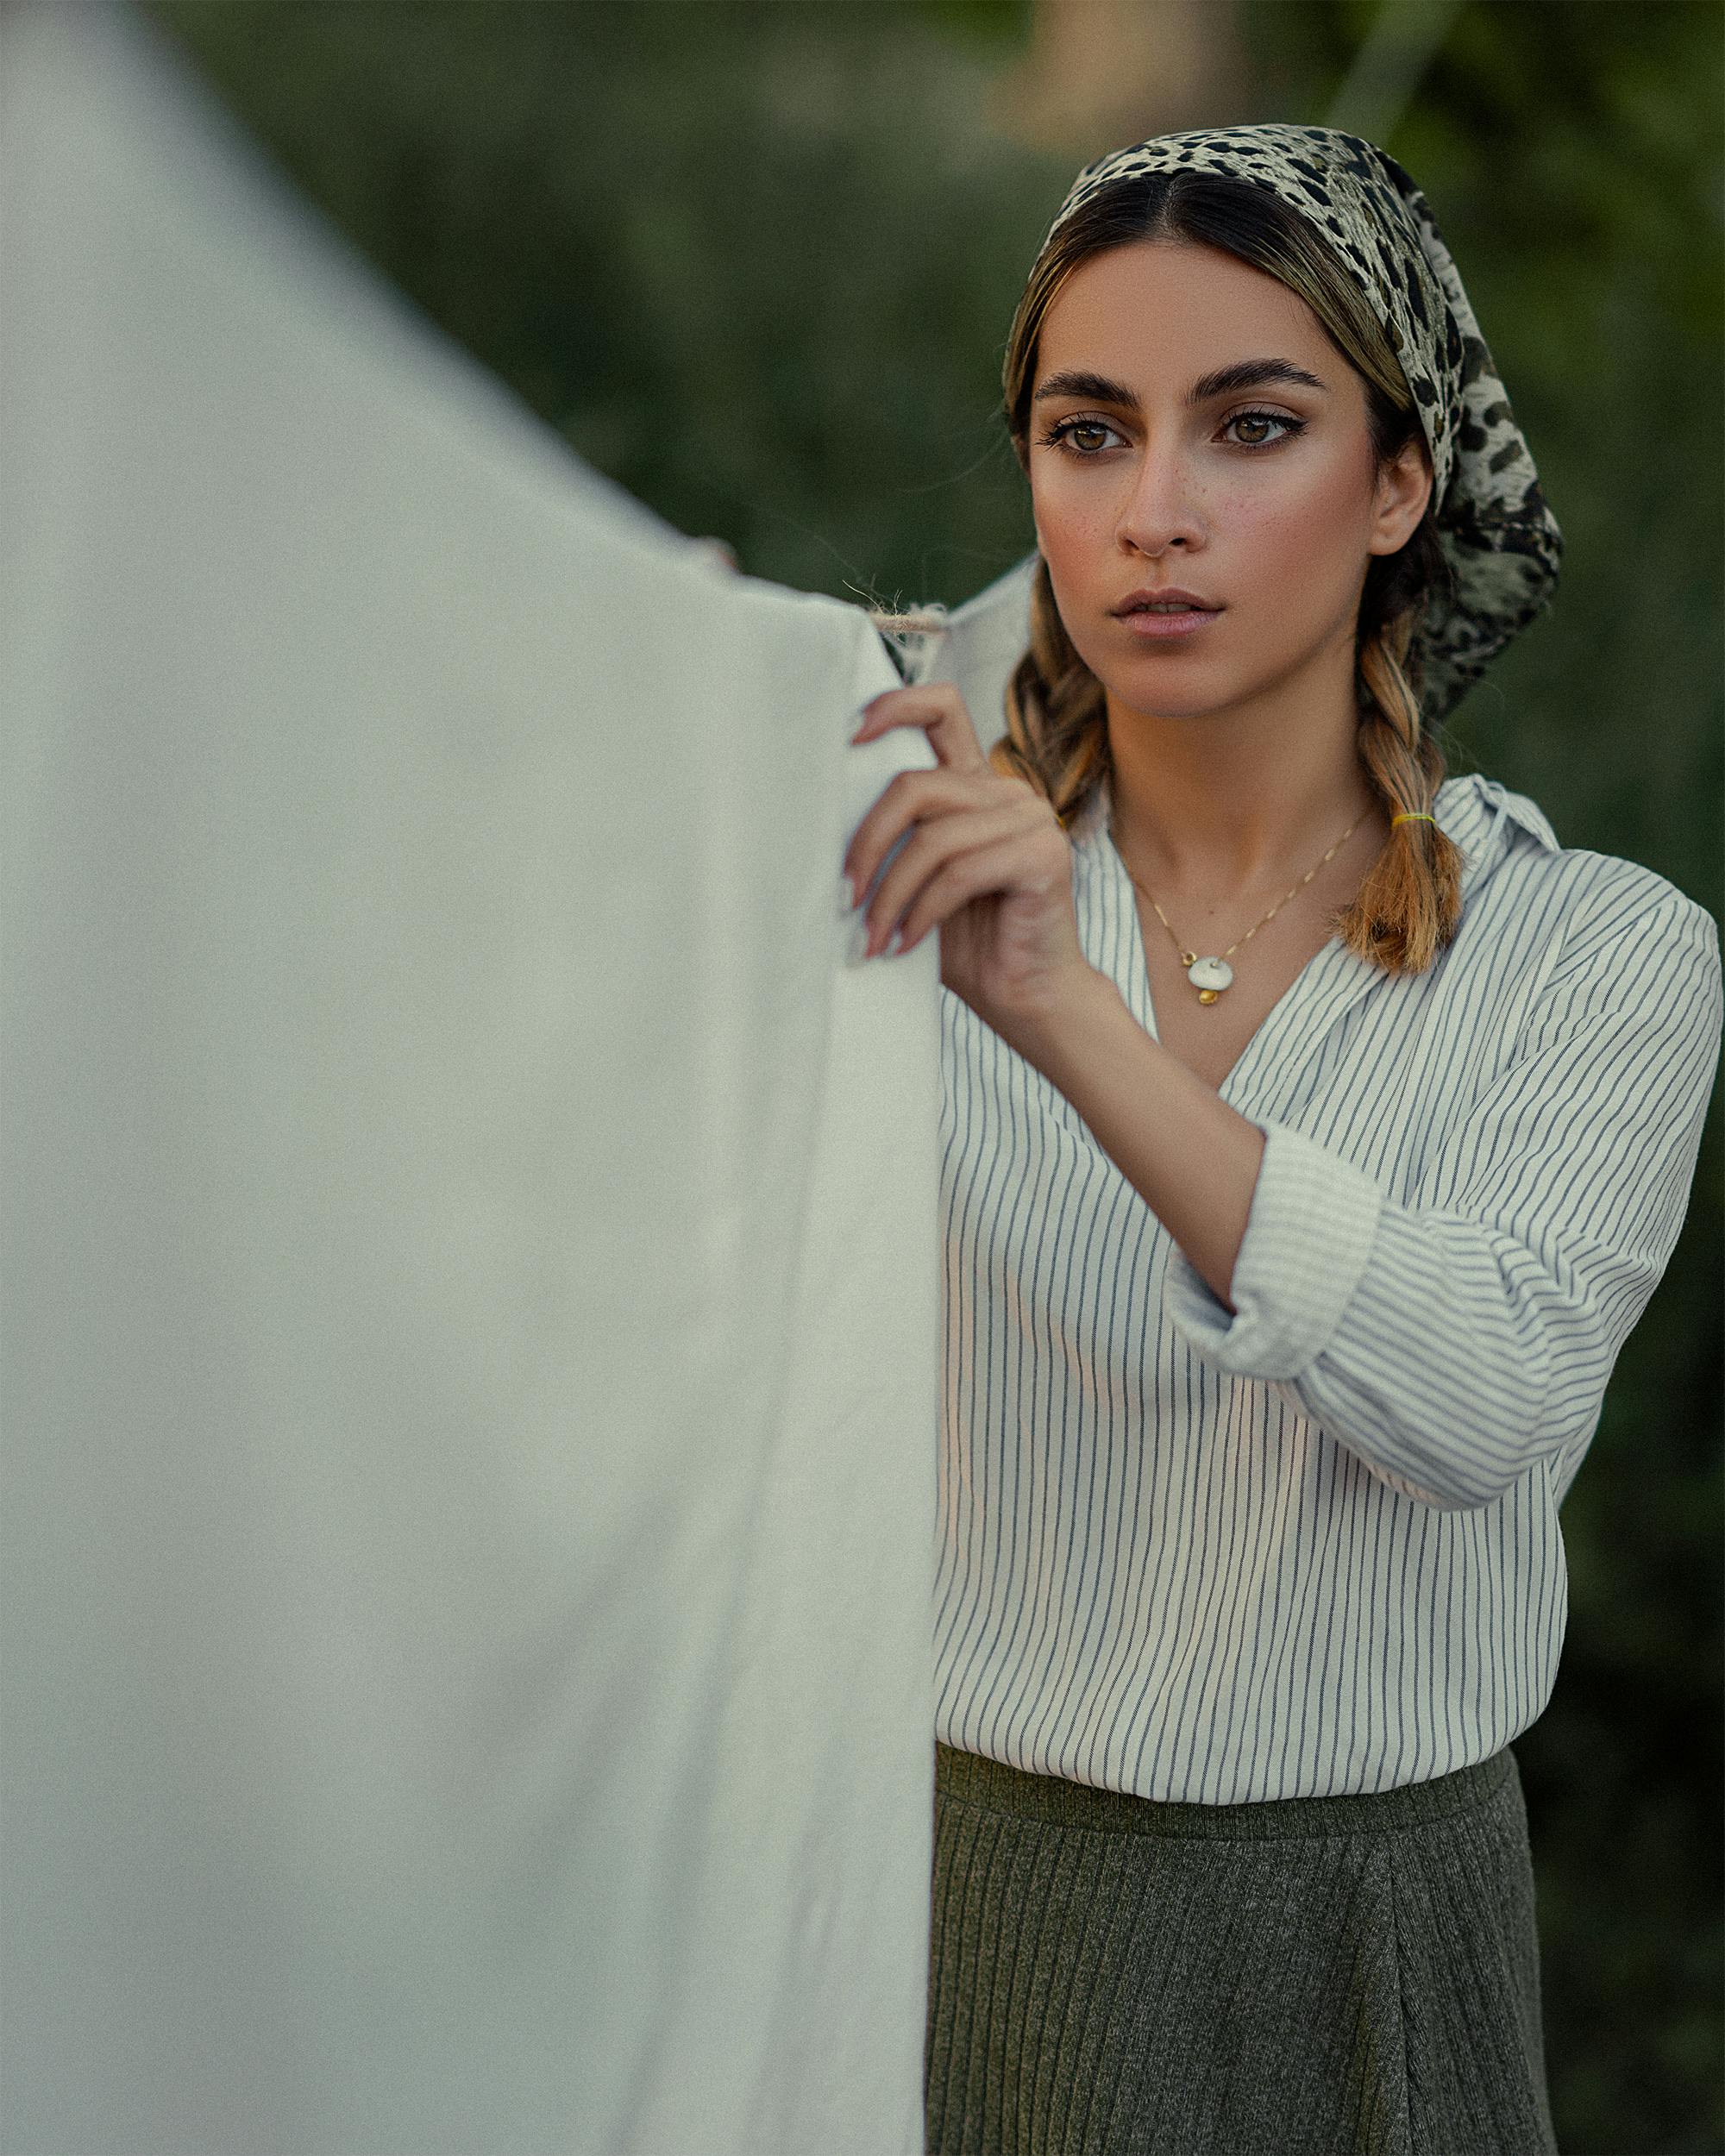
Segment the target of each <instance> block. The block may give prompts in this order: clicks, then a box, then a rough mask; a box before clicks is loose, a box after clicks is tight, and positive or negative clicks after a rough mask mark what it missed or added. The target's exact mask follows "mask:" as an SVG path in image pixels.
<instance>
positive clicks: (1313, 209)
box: [1044, 122, 1563, 720]
mask: <svg viewBox="0 0 1725 2156" xmlns="http://www.w3.org/2000/svg"><path fill="white" fill-rule="evenodd" d="M1186 171H1191V172H1226V173H1230V174H1233V175H1234V176H1235V177H1237V178H1239V179H1244V180H1248V181H1250V182H1251V185H1254V186H1257V187H1266V188H1268V189H1269V190H1270V192H1271V193H1272V194H1275V195H1277V196H1279V197H1281V199H1282V200H1283V202H1285V203H1287V204H1289V205H1290V206H1291V207H1292V208H1293V209H1295V210H1298V211H1299V212H1300V214H1301V215H1302V216H1303V217H1305V218H1306V219H1307V220H1308V222H1310V223H1312V224H1314V226H1315V227H1316V228H1317V229H1318V231H1319V233H1320V235H1321V236H1322V237H1323V238H1324V239H1325V240H1327V241H1328V242H1329V244H1330V246H1331V247H1332V248H1333V249H1334V250H1335V252H1336V254H1338V255H1339V258H1340V260H1341V261H1342V263H1343V265H1344V266H1345V267H1346V269H1347V271H1348V273H1349V274H1350V275H1351V276H1352V278H1353V279H1354V281H1355V282H1356V283H1357V284H1358V286H1359V288H1360V290H1361V291H1362V292H1364V295H1365V298H1366V300H1367V302H1368V303H1369V304H1370V305H1371V309H1372V311H1373V312H1374V313H1375V314H1376V315H1377V318H1378V320H1379V321H1380V322H1381V323H1383V327H1384V330H1385V333H1386V334H1387V335H1388V337H1389V342H1390V344H1391V345H1392V346H1393V347H1394V348H1395V350H1396V355H1397V357H1398V358H1399V359H1400V360H1401V362H1402V372H1403V373H1405V374H1406V376H1407V378H1408V388H1409V389H1410V390H1411V391H1412V392H1413V393H1414V398H1415V402H1416V404H1417V405H1418V408H1419V413H1420V419H1421V424H1422V426H1423V427H1424V429H1425V435H1426V441H1427V445H1428V446H1429V448H1430V449H1431V454H1432V471H1433V488H1432V499H1433V502H1434V503H1435V504H1436V505H1437V506H1436V510H1435V517H1436V522H1437V527H1438V536H1439V538H1440V541H1441V542H1442V546H1443V551H1444V555H1445V559H1446V561H1447V563H1448V565H1449V567H1450V571H1451V574H1452V580H1453V586H1454V588H1453V589H1452V591H1448V592H1446V591H1444V590H1443V589H1442V588H1441V587H1440V588H1439V589H1438V590H1435V591H1433V593H1432V595H1431V599H1430V602H1429V604H1428V605H1427V612H1426V617H1425V621H1424V624H1423V626H1422V628H1421V633H1420V636H1419V639H1418V642H1419V648H1420V652H1421V658H1422V660H1423V663H1424V669H1425V682H1424V689H1423V693H1422V694H1421V707H1422V709H1423V711H1424V712H1425V714H1426V717H1427V719H1430V720H1435V719H1439V718H1442V717H1443V716H1444V714H1445V713H1446V712H1447V711H1450V710H1452V708H1453V707H1454V706H1455V705H1456V704H1458V702H1459V701H1460V700H1461V698H1462V697H1463V695H1464V694H1465V693H1466V691H1467V690H1468V689H1469V687H1471V685H1472V684H1473V682H1474V681H1475V680H1477V679H1478V677H1479V675H1480V674H1482V673H1483V672H1484V669H1485V667H1486V664H1487V661H1489V660H1490V658H1491V657H1492V656H1493V655H1494V654H1495V653H1496V652H1498V651H1500V650H1502V648H1503V646H1504V645H1505V644H1506V643H1508V642H1509V639H1510V638H1511V637H1512V636H1515V634H1516V633H1517V631H1518V630H1522V629H1525V628H1526V627H1527V624H1528V623H1529V622H1530V621H1532V619H1533V618H1534V616H1535V615H1536V614H1537V613H1538V612H1539V611H1540V609H1541V608H1542V607H1543V606H1544V605H1546V603H1547V602H1548V600H1549V599H1550V598H1551V595H1552V589H1553V585H1554V584H1555V582H1556V580H1557V573H1558V563H1559V558H1560V556H1561V555H1562V551H1563V536H1562V534H1561V533H1560V532H1559V530H1558V527H1557V521H1556V519H1555V518H1554V517H1553V515H1552V512H1551V511H1550V510H1549V509H1548V508H1547V507H1546V498H1545V496H1544V494H1543V493H1542V492H1540V480H1539V474H1538V473H1537V472H1535V470H1534V459H1533V455H1532V454H1531V452H1530V451H1529V449H1528V448H1527V442H1526V441H1525V440H1524V439H1523V437H1522V435H1521V429H1520V428H1519V427H1518V426H1517V425H1516V424H1515V414H1514V413H1513V412H1512V411H1510V409H1509V397H1508V396H1507V394H1506V393H1505V392H1504V387H1503V384H1502V381H1501V380H1500V379H1499V377H1498V373H1497V369H1496V366H1495V364H1494V363H1493V360H1492V357H1491V354H1490V351H1489V350H1488V349H1487V348H1486V343H1485V340H1484V337H1483V336H1481V335H1480V334H1479V324H1478V323H1477V322H1476V321H1475V320H1474V315H1473V309H1472V308H1471V306H1470V305H1469V304H1468V298H1467V294H1466V292H1465V291H1463V289H1462V282H1461V279H1460V277H1459V275H1458V273H1457V270H1456V266H1455V264H1454V262H1453V261H1452V260H1451V258H1450V251H1449V249H1448V248H1446V246H1445V245H1444V241H1443V237H1442V235H1441V234H1440V232H1439V230H1438V225H1437V220H1436V218H1435V217H1433V215H1432V211H1431V208H1430V205H1429V204H1427V200H1426V197H1424V195H1422V194H1421V191H1420V190H1419V189H1418V188H1417V187H1416V186H1415V184H1414V182H1413V180H1412V179H1410V178H1409V176H1408V173H1407V172H1405V171H1404V170H1403V169H1402V166H1400V165H1398V164H1397V163H1396V160H1395V159H1394V158H1393V157H1391V156H1389V154H1387V153H1386V152H1384V151H1383V150H1380V149H1378V148H1377V147H1375V146H1374V145H1373V144H1372V143H1371V142H1367V141H1364V140H1362V138H1361V137H1360V136H1358V135H1345V134H1342V133H1341V132H1339V130H1338V129H1336V128H1308V127H1297V126H1295V125H1293V124H1291V123H1289V122H1271V123H1270V124H1267V125H1264V126H1262V127H1230V128H1197V129H1195V130H1193V131H1191V132H1189V133H1187V134H1183V135H1154V136H1152V137H1151V140H1150V141H1146V142H1137V143H1133V144H1132V146H1131V147H1129V148H1126V149H1123V150H1114V151H1112V152H1110V153H1109V154H1108V155H1107V156H1106V157H1102V158H1099V159H1098V160H1096V162H1095V164H1093V165H1087V166H1085V167H1084V170H1083V171H1082V172H1080V173H1079V175H1078V177H1077V179H1075V180H1074V181H1073V183H1072V185H1071V188H1070V189H1069V191H1068V194H1067V197H1066V199H1065V201H1064V202H1063V204H1061V205H1060V209H1059V210H1058V212H1057V215H1056V216H1055V219H1054V222H1053V223H1052V224H1051V226H1050V227H1049V235H1050V236H1052V235H1053V234H1054V232H1055V231H1057V229H1058V228H1059V227H1060V225H1061V224H1062V223H1063V222H1064V220H1065V219H1066V218H1067V217H1069V216H1070V215H1071V213H1072V212H1073V211H1074V210H1076V209H1077V208H1078V206H1079V204H1081V203H1084V202H1088V200H1089V199H1090V197H1092V196H1093V195H1095V194H1096V193H1097V192H1098V191H1099V190H1101V188H1103V187H1106V186H1107V185H1109V184H1110V183H1111V182H1113V181H1114V180H1118V179H1126V178H1129V177H1131V176H1132V175H1133V174H1135V173H1139V172H1186ZM1046 244H1047V242H1046V241H1044V246H1045V245H1046Z"/></svg>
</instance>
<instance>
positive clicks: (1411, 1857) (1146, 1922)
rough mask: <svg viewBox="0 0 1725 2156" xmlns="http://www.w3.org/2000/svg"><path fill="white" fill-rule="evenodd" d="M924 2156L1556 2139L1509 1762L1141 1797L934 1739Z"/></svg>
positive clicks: (1414, 2155) (1436, 2145)
mask: <svg viewBox="0 0 1725 2156" xmlns="http://www.w3.org/2000/svg"><path fill="white" fill-rule="evenodd" d="M929 1973H930V1983H929V2023H928V2044H927V2053H926V2077H925V2093H926V2106H927V2122H928V2156H1128V2152H1130V2156H1352V2152H1356V2151H1357V2152H1359V2156H1367V2153H1368V2152H1369V2153H1370V2156H1554V2152H1555V2150H1556V2147H1557V2144H1556V2141H1555V2140H1554V2139H1553V2133H1552V2122H1551V2109H1550V2105H1549V2102H1548V2099H1547V2096H1546V2074H1545V2054H1544V2042H1543V2038H1542V2034H1541V2029H1540V1963H1539V1945H1538V1940H1537V1938H1536V1935H1535V1932H1534V1882H1533V1871H1532V1865H1531V1862H1530V1858H1529V1854H1528V1848H1527V1814H1526V1811H1525V1810H1524V1808H1523V1805H1522V1799H1521V1778H1520V1777H1519V1775H1518V1774H1517V1772H1516V1768H1515V1755H1514V1753H1513V1752H1510V1751H1509V1749H1508V1748H1507V1747H1506V1748H1505V1749H1504V1750H1503V1751H1502V1752H1497V1753H1496V1754H1495V1755H1494V1756H1493V1757H1492V1758H1490V1759H1486V1760H1483V1761H1482V1762H1481V1763H1480V1764H1478V1765H1477V1766H1471V1767H1464V1768H1463V1769H1461V1771H1459V1772H1458V1773H1455V1774H1446V1775H1443V1776H1441V1777H1439V1778H1438V1779H1437V1780H1436V1781H1433V1782H1421V1783H1410V1784H1409V1785H1408V1786H1407V1787H1405V1788H1402V1789H1387V1790H1384V1791H1383V1792H1382V1793H1381V1794H1379V1795H1377V1796H1329V1797H1291V1798H1283V1799H1278V1800H1275V1801H1273V1802H1265V1803H1258V1804H1220V1805H1212V1804H1175V1803H1158V1802H1151V1801H1150V1800H1148V1799H1145V1798H1143V1797H1135V1796H1122V1795H1121V1794H1120V1793H1119V1792H1118V1791H1115V1790H1112V1789H1091V1788H1088V1787H1087V1786H1086V1785H1084V1784H1082V1783H1076V1782H1068V1781H1064V1780H1062V1779H1059V1778H1057V1777H1054V1776H1051V1775H1040V1774H1024V1773H1020V1772H1019V1771H1018V1769H1016V1768H1014V1767H1008V1766H1003V1765H1001V1764H1000V1763H999V1762H998V1761H996V1760H993V1759H984V1758H979V1757H977V1756H976V1755H975V1754H974V1753H972V1752H953V1751H950V1750H949V1749H948V1748H947V1747H946V1746H945V1745H937V1746H936V1748H935V1834H934V1902H933V1928H932V1934H931V1946H930V1972H929Z"/></svg>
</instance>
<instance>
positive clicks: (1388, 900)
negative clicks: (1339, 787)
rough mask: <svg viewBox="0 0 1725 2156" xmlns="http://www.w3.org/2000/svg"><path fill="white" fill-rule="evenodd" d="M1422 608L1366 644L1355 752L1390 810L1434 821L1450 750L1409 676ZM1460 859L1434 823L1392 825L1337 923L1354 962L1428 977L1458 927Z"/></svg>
mask: <svg viewBox="0 0 1725 2156" xmlns="http://www.w3.org/2000/svg"><path fill="white" fill-rule="evenodd" d="M1419 611H1420V610H1419V608H1418V607H1417V606H1412V607H1406V608H1403V609H1402V610H1400V611H1397V612H1396V613H1395V614H1393V615H1392V616H1390V617H1389V619H1388V620H1386V621H1384V622H1383V624H1380V626H1379V627H1378V629H1377V630H1376V631H1375V632H1374V633H1373V634H1372V635H1371V636H1368V637H1367V638H1366V639H1365V640H1364V642H1362V644H1361V646H1360V650H1359V657H1358V683H1359V688H1360V700H1361V706H1362V708H1361V713H1360V722H1359V736H1358V743H1359V755H1360V761H1361V762H1362V763H1363V764H1364V767H1365V769H1366V771H1367V773H1368V774H1369V775H1370V777H1371V780H1372V782H1373V784H1374V785H1375V786H1376V787H1377V791H1378V793H1380V794H1381V795H1382V797H1383V799H1384V800H1385V801H1386V802H1387V803H1388V804H1389V808H1390V810H1391V812H1392V813H1397V814H1406V815H1408V816H1409V817H1410V818H1420V819H1423V818H1425V817H1427V816H1431V815H1433V814H1434V812H1435V811H1434V804H1435V802H1436V800H1437V793H1438V788H1439V787H1440V786H1441V785H1442V784H1443V780H1444V770H1445V762H1444V753H1443V750H1442V749H1440V747H1439V745H1438V743H1436V742H1435V741H1434V740H1433V738H1432V736H1430V734H1428V733H1427V732H1426V731H1425V730H1424V726H1423V723H1422V720H1421V712H1420V699H1419V698H1418V697H1417V696H1416V695H1415V692H1414V688H1413V686H1412V684H1411V683H1410V682H1409V680H1408V675H1407V674H1406V673H1405V671H1404V670H1403V662H1404V661H1406V659H1407V656H1408V648H1409V646H1410V644H1411V643H1412V642H1413V636H1414V630H1415V626H1416V624H1417V621H1418V617H1419ZM1461 870H1462V856H1461V854H1460V852H1459V850H1458V848H1457V846H1456V844H1455V843H1454V841H1453V840H1452V839H1451V838H1450V837H1447V836H1446V833H1445V832H1444V830H1443V829H1442V827H1441V826H1440V824H1437V823H1435V822H1433V823H1427V822H1425V821H1424V820H1417V821H1409V822H1407V823H1402V824H1391V826H1390V830H1389V839H1388V840H1387V842H1386V843H1385V844H1384V846H1383V849H1382V850H1381V851H1380V853H1379V854H1378V856H1377V860H1376V862H1373V864H1372V866H1371V869H1370V871H1369V872H1368V874H1367V875H1366V877H1365V880H1364V882H1363V883H1362V884H1361V885H1360V887H1359V889H1358V893H1356V894H1355V897H1354V899H1353V903H1352V905H1351V906H1349V907H1348V908H1347V909H1346V912H1344V913H1343V914H1342V916H1341V918H1340V920H1339V923H1338V928H1339V932H1340V935H1341V937H1342V941H1343V942H1344V943H1346V945H1347V947H1348V949H1349V950H1352V952H1354V953H1355V955H1356V956H1358V957H1361V958H1364V959H1367V960H1369V961H1370V962H1371V963H1372V964H1373V965H1377V966H1381V967H1383V969H1384V970H1385V971H1386V972H1388V973H1409V974H1416V973H1423V972H1425V970H1426V968H1427V967H1428V966H1429V965H1430V964H1431V963H1432V962H1433V959H1434V958H1435V957H1436V956H1437V955H1438V953H1439V952H1440V950H1444V949H1445V948H1446V946H1447V945H1448V944H1449V943H1452V941H1453V940H1454V937H1455V933H1456V930H1457V928H1458V926H1459V925H1460V922H1461Z"/></svg>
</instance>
